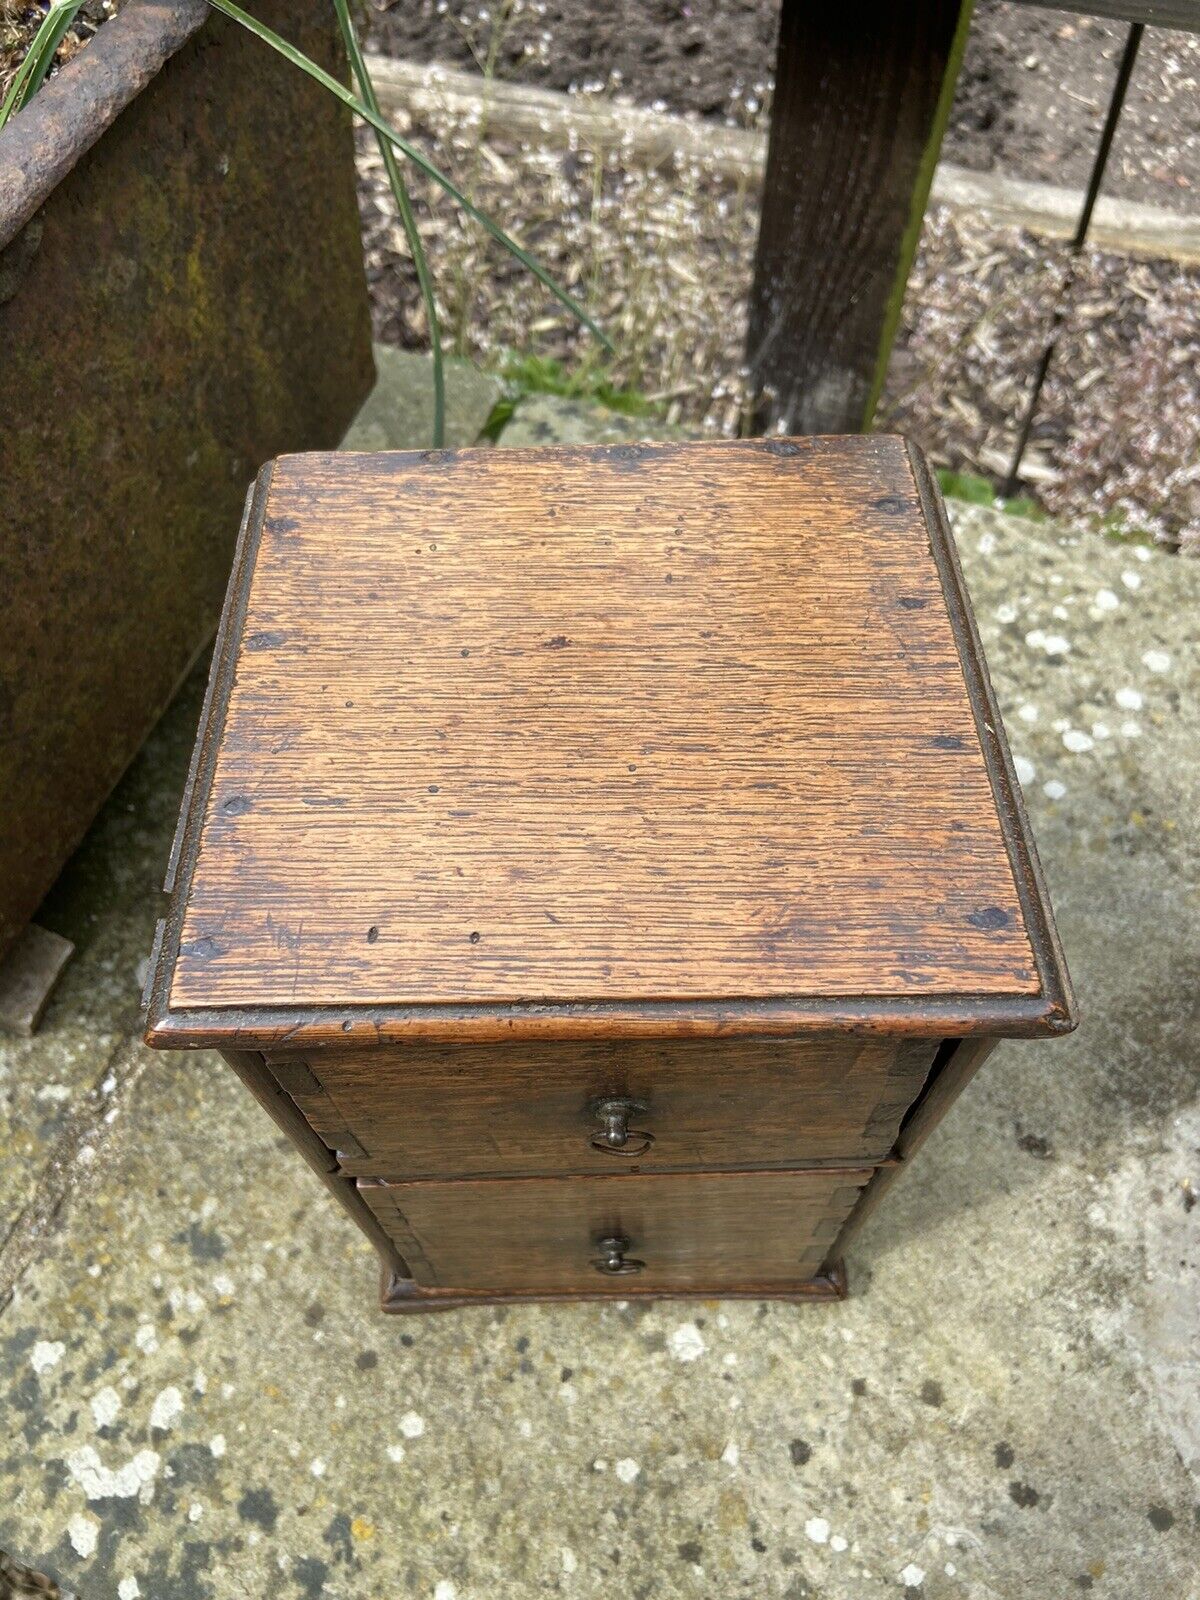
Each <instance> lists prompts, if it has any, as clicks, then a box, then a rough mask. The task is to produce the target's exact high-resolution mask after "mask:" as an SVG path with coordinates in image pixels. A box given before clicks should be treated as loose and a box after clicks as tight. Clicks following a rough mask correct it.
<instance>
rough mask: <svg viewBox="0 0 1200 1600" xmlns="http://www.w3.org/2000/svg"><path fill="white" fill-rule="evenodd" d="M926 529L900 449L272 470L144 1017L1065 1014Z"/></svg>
mask: <svg viewBox="0 0 1200 1600" xmlns="http://www.w3.org/2000/svg"><path fill="white" fill-rule="evenodd" d="M938 515H939V512H938V509H937V507H936V504H935V503H934V501H933V500H931V499H930V491H929V487H928V484H927V483H926V482H925V481H924V478H923V473H922V472H921V471H920V469H918V471H917V473H916V474H915V475H914V467H913V463H912V461H911V459H910V456H909V454H908V452H907V450H906V447H905V446H904V444H903V442H902V441H900V440H897V439H889V438H883V437H874V438H863V439H846V440H834V439H817V440H800V441H770V442H763V441H747V442H744V443H740V442H733V443H713V444H693V445H679V446H675V445H660V446H632V447H631V446H621V447H615V448H601V449H586V450H585V449H547V450H527V451H522V450H512V451H509V450H503V451H501V450H488V449H481V450H473V451H461V452H457V453H446V452H443V453H434V452H429V453H413V452H405V453H395V454H387V455H354V454H342V455H309V456H293V457H285V458H283V459H281V460H279V461H278V462H276V463H274V465H273V468H270V469H265V472H264V477H263V479H262V480H260V486H259V491H258V505H257V513H256V514H255V515H253V516H252V517H251V519H250V526H249V527H248V529H247V531H246V533H245V534H244V539H243V553H242V574H241V577H240V578H235V582H234V585H233V586H232V588H231V601H230V610H229V612H228V615H227V622H226V636H225V640H224V644H223V646H222V647H221V652H220V658H219V660H218V662H217V665H216V666H215V668H214V686H213V691H212V693H213V703H212V707H211V710H210V713H209V715H208V718H207V730H202V744H201V749H200V752H199V755H198V769H197V775H196V782H195V785H194V793H193V795H192V800H191V813H190V816H189V818H188V832H187V835H186V836H185V839H184V867H183V871H182V873H181V882H180V888H179V890H178V891H177V894H176V905H175V913H174V919H173V928H170V929H168V935H167V941H166V946H165V949H164V954H163V958H162V961H161V962H160V979H159V985H158V988H159V997H160V998H159V1002H158V1004H157V1007H156V1006H155V1004H154V1003H153V1002H152V1007H151V1009H152V1013H153V1012H154V1011H155V1009H157V1011H158V1012H159V1015H160V1017H161V1016H162V1015H163V1014H165V1013H167V1012H171V1013H195V1012H197V1011H207V1010H209V1009H211V1008H214V1007H217V1008H266V1009H268V1010H274V1011H276V1012H297V1011H300V1012H304V1011H307V1010H309V1009H310V1008H330V1007H332V1008H337V1007H351V1008H352V1007H372V1008H375V1015H376V1017H378V1015H379V1013H380V1008H382V1009H383V1010H384V1011H386V1012H394V1013H403V1012H404V1011H405V1009H406V1008H413V1007H416V1008H420V1007H431V1006H432V1007H439V1006H450V1007H460V1008H461V1007H467V1008H472V1007H476V1008H479V1007H482V1008H484V1009H485V1010H486V1009H490V1010H491V1011H492V1012H493V1013H495V1011H496V1008H500V1009H501V1010H503V1009H504V1008H506V1007H507V1008H512V1007H516V1008H532V1009H533V1010H536V1011H537V1012H538V1014H539V1015H542V1016H544V1015H545V1014H546V1011H547V1008H549V1010H550V1011H551V1012H552V1011H553V1010H554V1009H555V1008H560V1007H566V1008H575V1009H578V1008H579V1007H580V1006H581V1005H585V1004H591V1005H597V1006H599V1007H605V1006H609V1007H613V1006H615V1007H617V1008H618V1009H620V1008H622V1007H624V1008H626V1009H628V1008H629V1007H636V1006H638V1005H642V1004H646V1003H659V1002H664V1003H667V1004H668V1005H683V1006H691V1007H695V1006H697V1005H698V1004H701V1003H706V1002H711V1001H722V1002H729V1003H730V1004H732V1006H733V1010H734V1011H735V1012H736V1009H737V1005H738V1004H739V1003H740V1002H743V1001H744V1002H746V1003H752V1002H773V1001H777V1000H781V999H783V998H785V997H797V996H800V997H810V998H814V997H815V998H816V999H817V1000H819V1001H820V1000H824V999H827V998H831V997H861V996H877V997H882V998H884V999H887V998H889V997H894V998H909V999H911V998H914V997H915V998H918V999H920V998H928V997H968V998H971V997H975V998H977V999H981V1000H987V999H988V998H989V997H997V998H999V997H1010V998H1012V999H1013V1000H1017V1001H1025V1002H1027V1001H1029V1000H1031V999H1035V998H1036V997H1039V996H1043V995H1044V994H1045V986H1044V984H1043V976H1044V972H1045V968H1046V963H1047V961H1048V960H1050V959H1051V957H1048V956H1046V955H1045V953H1044V952H1041V953H1039V950H1038V949H1037V948H1035V947H1037V946H1038V945H1039V944H1040V942H1041V941H1042V940H1043V939H1044V937H1045V934H1044V930H1043V928H1042V927H1041V918H1042V910H1041V906H1040V898H1039V894H1038V889H1037V885H1036V882H1034V883H1032V885H1031V883H1030V882H1028V881H1026V880H1027V879H1028V877H1029V873H1030V871H1031V870H1032V873H1033V876H1034V878H1036V867H1033V868H1032V869H1030V868H1029V865H1028V862H1027V860H1026V859H1025V857H1024V856H1023V854H1022V852H1023V851H1024V849H1025V846H1024V841H1023V830H1022V824H1021V819H1020V817H1019V814H1018V813H1017V812H1016V811H1015V810H1014V803H1013V800H1012V796H1011V794H1010V793H1009V788H1008V786H1007V783H1006V779H1005V774H1004V771H1003V763H1004V761H1005V760H1006V759H1007V758H1006V756H1005V755H1004V752H1003V749H1002V745H999V744H998V736H997V734H995V733H994V732H992V731H991V729H990V728H989V727H988V726H987V725H988V723H989V720H994V713H992V716H991V718H990V719H989V716H988V713H987V712H986V710H984V709H982V698H981V697H986V695H987V693H988V691H987V687H986V683H985V682H984V681H983V680H982V679H981V678H980V677H979V676H978V674H977V669H976V668H975V666H974V664H973V661H972V660H970V659H969V660H968V668H967V676H966V678H964V664H963V660H962V658H961V657H960V647H965V648H966V650H967V654H968V657H970V656H971V654H972V650H971V643H972V641H971V635H970V624H969V620H967V619H965V618H964V617H963V616H962V614H961V612H962V598H961V595H960V594H959V593H958V592H957V591H955V592H954V593H951V594H950V595H949V606H948V596H947V593H946V592H945V591H944V588H943V583H944V581H946V575H947V567H946V563H947V562H949V563H951V565H952V563H953V556H952V554H951V553H949V552H948V551H947V550H946V549H944V548H940V547H939V544H938V541H939V540H940V541H942V544H943V545H944V544H945V543H946V540H945V534H944V531H942V530H941V529H940V528H936V527H935V529H934V533H933V538H934V548H931V530H930V527H929V525H928V523H929V521H930V519H932V521H933V522H934V523H935V524H936V523H937V519H938ZM939 549H940V554H939V555H938V558H937V559H935V552H937V551H938V550H939ZM939 569H941V570H939ZM950 582H951V587H952V588H953V587H954V584H955V582H956V572H955V571H951V572H950ZM952 614H953V615H952ZM973 674H975V676H974V677H973V676H972V675H973ZM969 684H971V685H973V687H972V692H971V693H969V692H968V686H969ZM973 700H974V701H975V704H974V706H973V703H972V702H973ZM977 715H978V717H979V721H978V723H977ZM997 726H998V723H997ZM981 729H983V730H984V731H983V743H982V744H981ZM985 747H988V752H989V753H988V754H987V756H986V758H985ZM989 769H990V770H989ZM998 802H999V806H1000V811H1001V812H1002V813H1003V814H1004V817H1005V824H1004V826H1003V827H1002V824H1001V817H1000V814H998ZM1011 852H1015V854H1012V853H1011ZM1014 861H1015V862H1016V865H1017V871H1016V874H1014ZM1018 879H1019V880H1021V881H1020V882H1018ZM1031 908H1032V911H1033V914H1034V922H1035V923H1037V924H1038V926H1037V927H1035V930H1034V931H1035V935H1036V937H1035V939H1034V940H1033V941H1031V936H1030V931H1029V926H1028V924H1029V921H1030V910H1031ZM1049 939H1050V941H1051V943H1052V939H1053V936H1052V934H1050V935H1049ZM1039 964H1040V965H1041V968H1042V975H1040V974H1039ZM868 1009H869V1008H868ZM1001 1009H1002V1008H1001ZM1047 1009H1048V1008H1047V1007H1046V1006H1042V1007H1041V1011H1039V1008H1038V1007H1037V1006H1033V1007H1032V1008H1031V1007H1029V1006H1028V1005H1026V1007H1025V1010H1026V1012H1027V1013H1028V1014H1029V1015H1030V1016H1032V1015H1034V1014H1035V1013H1037V1014H1039V1015H1040V1014H1041V1013H1042V1012H1045V1011H1046V1010H1047ZM726 1014H728V1007H727V1008H726ZM345 1026H346V1027H347V1028H349V1026H350V1024H349V1023H347V1024H345ZM185 1031H186V1030H185ZM193 1031H194V1030H193ZM209 1031H210V1033H211V1029H210V1030H209ZM242 1031H244V1019H243V1025H242ZM154 1032H155V1030H154V1028H153V1027H152V1029H151V1033H152V1035H153V1034H154Z"/></svg>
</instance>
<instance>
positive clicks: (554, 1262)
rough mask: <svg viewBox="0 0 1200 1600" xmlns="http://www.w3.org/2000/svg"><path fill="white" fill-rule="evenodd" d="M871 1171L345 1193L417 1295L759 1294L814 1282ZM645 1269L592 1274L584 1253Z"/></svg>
mask: <svg viewBox="0 0 1200 1600" xmlns="http://www.w3.org/2000/svg"><path fill="white" fill-rule="evenodd" d="M870 1176H871V1174H870V1172H869V1171H863V1172H860V1173H857V1174H847V1173H839V1174H828V1175H826V1174H822V1173H812V1172H771V1173H744V1172H734V1173H720V1174H712V1175H705V1176H703V1177H697V1176H671V1177H650V1176H647V1175H643V1176H638V1177H635V1176H627V1177H620V1178H512V1179H507V1180H500V1181H495V1182H481V1183H471V1182H461V1183H405V1184H380V1183H378V1182H376V1181H375V1180H373V1179H369V1178H364V1179H361V1180H360V1182H359V1192H360V1193H361V1195H362V1197H363V1199H364V1200H365V1201H366V1202H367V1205H368V1206H370V1208H371V1210H372V1211H373V1212H374V1214H375V1216H376V1217H377V1218H378V1220H379V1222H380V1225H381V1226H382V1228H383V1230H384V1232H385V1233H386V1234H387V1235H388V1236H389V1237H390V1238H391V1239H392V1241H393V1242H394V1244H395V1246H396V1248H397V1249H398V1251H399V1252H400V1254H401V1256H403V1258H404V1260H405V1261H406V1262H407V1264H408V1267H409V1270H410V1272H411V1274H412V1277H413V1279H414V1281H415V1282H416V1283H418V1284H420V1285H424V1286H426V1287H434V1288H443V1289H460V1288H465V1289H473V1290H476V1291H488V1290H491V1291H499V1292H504V1291H508V1292H516V1293H526V1294H529V1293H533V1294H536V1293H537V1292H538V1291H539V1290H541V1291H550V1292H553V1291H556V1290H557V1291H568V1292H569V1291H574V1292H577V1293H592V1294H594V1293H596V1292H598V1291H600V1290H603V1289H606V1288H607V1289H608V1290H610V1291H611V1292H612V1293H613V1294H615V1295H616V1297H617V1298H619V1299H620V1298H624V1295H625V1292H626V1291H627V1290H628V1289H631V1288H632V1289H637V1290H639V1291H642V1292H654V1291H661V1292H666V1293H670V1292H671V1291H672V1290H687V1291H690V1292H695V1291H696V1290H697V1289H700V1288H712V1289H713V1290H714V1291H719V1290H720V1289H721V1288H723V1287H725V1286H729V1287H733V1288H740V1289H742V1290H746V1289H748V1288H754V1289H758V1290H761V1291H762V1292H764V1293H767V1294H769V1293H770V1292H771V1290H772V1289H784V1290H786V1289H789V1288H795V1287H797V1286H798V1285H800V1284H802V1283H804V1282H806V1281H807V1280H809V1279H811V1278H813V1277H814V1276H816V1275H817V1273H818V1271H819V1269H820V1267H821V1265H822V1263H823V1261H824V1260H825V1257H826V1256H827V1255H828V1253H829V1249H830V1246H831V1245H832V1243H833V1241H834V1239H835V1238H836V1237H837V1233H838V1230H839V1229H840V1227H841V1225H842V1223H843V1222H844V1220H845V1218H846V1217H847V1216H848V1215H849V1214H850V1211H851V1210H852V1208H853V1207H854V1205H855V1203H856V1201H857V1200H858V1197H859V1194H860V1192H861V1190H862V1186H863V1185H864V1184H865V1183H866V1182H867V1181H868V1179H869V1178H870ZM606 1235H620V1236H622V1237H624V1238H626V1239H628V1241H629V1245H628V1250H627V1252H626V1253H627V1255H628V1256H630V1257H632V1258H634V1259H636V1260H639V1261H642V1262H644V1263H645V1265H644V1270H642V1271H640V1272H638V1273H636V1274H631V1275H629V1276H614V1277H607V1276H605V1275H603V1274H601V1273H599V1272H597V1271H596V1268H595V1267H594V1266H593V1264H592V1263H593V1261H594V1260H595V1259H596V1257H597V1254H598V1251H597V1243H598V1241H599V1240H600V1239H602V1238H604V1237H605V1236H606Z"/></svg>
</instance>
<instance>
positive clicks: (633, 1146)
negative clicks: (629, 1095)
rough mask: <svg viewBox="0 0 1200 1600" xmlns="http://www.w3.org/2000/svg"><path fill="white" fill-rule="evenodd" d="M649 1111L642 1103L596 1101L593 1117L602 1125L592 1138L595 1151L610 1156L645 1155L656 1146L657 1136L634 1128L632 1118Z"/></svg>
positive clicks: (614, 1100) (637, 1101)
mask: <svg viewBox="0 0 1200 1600" xmlns="http://www.w3.org/2000/svg"><path fill="white" fill-rule="evenodd" d="M648 1109H649V1108H648V1107H647V1106H646V1105H645V1103H644V1102H643V1101H641V1100H627V1099H612V1100H595V1101H593V1102H592V1108H591V1110H592V1115H593V1116H594V1117H595V1118H596V1120H597V1121H598V1122H599V1123H601V1124H602V1126H601V1129H600V1132H599V1133H594V1134H593V1135H592V1140H591V1143H592V1149H593V1150H602V1151H603V1152H604V1153H605V1154H606V1155H610V1156H640V1155H644V1154H645V1152H646V1151H647V1150H649V1148H650V1146H651V1145H652V1144H653V1143H654V1135H653V1134H652V1133H647V1132H646V1131H645V1130H644V1129H642V1128H631V1127H630V1126H629V1119H630V1117H633V1116H640V1115H641V1114H642V1113H643V1112H644V1111H646V1110H648Z"/></svg>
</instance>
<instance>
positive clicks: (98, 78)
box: [0, 0, 209, 249]
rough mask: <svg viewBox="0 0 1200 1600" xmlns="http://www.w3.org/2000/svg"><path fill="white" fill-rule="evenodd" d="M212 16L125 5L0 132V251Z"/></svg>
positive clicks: (203, 7) (195, 4)
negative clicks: (165, 64)
mask: <svg viewBox="0 0 1200 1600" xmlns="http://www.w3.org/2000/svg"><path fill="white" fill-rule="evenodd" d="M208 16H209V7H208V5H207V4H206V0H130V4H129V5H127V6H126V7H125V9H124V10H123V11H119V12H118V13H117V15H116V16H115V17H113V18H112V19H111V20H110V21H108V22H106V23H105V24H104V26H103V27H102V28H101V29H100V30H99V32H98V33H97V34H96V36H95V38H94V39H92V40H91V41H90V43H89V44H88V46H87V48H86V49H85V50H81V51H80V52H79V54H78V55H77V56H75V57H74V59H73V60H71V61H70V62H68V63H67V65H66V66H65V67H63V68H62V70H61V71H60V72H58V73H57V74H56V75H55V76H54V77H53V78H51V79H50V80H49V82H48V83H46V84H44V85H43V86H42V88H41V89H40V90H39V91H38V93H37V94H36V95H35V96H34V98H33V99H32V100H31V101H30V102H29V104H28V105H27V106H26V107H25V109H24V110H23V111H22V112H20V114H19V115H18V116H16V117H14V118H13V120H12V121H11V122H10V123H9V125H8V126H7V127H6V128H5V129H4V131H3V132H2V133H0V249H3V248H4V246H5V245H7V244H9V243H11V241H12V240H13V239H14V238H15V237H16V235H17V234H18V233H19V232H20V231H21V229H22V228H23V227H24V226H25V224H26V223H27V222H28V221H29V220H30V218H31V217H32V216H34V214H35V213H36V212H37V211H38V209H39V208H40V207H41V206H43V205H45V203H46V201H47V200H48V199H49V198H50V196H51V195H52V194H53V192H54V190H55V189H56V188H57V187H58V185H59V184H60V183H61V182H62V180H63V179H64V178H65V177H66V175H67V174H68V173H69V172H70V171H71V169H72V168H73V167H74V166H75V164H76V163H77V162H78V161H79V160H80V158H81V157H82V156H84V155H86V153H87V152H88V151H89V150H90V149H91V148H92V146H93V145H94V144H95V143H96V141H97V140H98V139H99V138H100V136H101V135H102V134H103V133H104V132H105V130H106V129H107V128H108V127H110V126H111V124H112V123H113V122H115V121H116V119H117V117H119V116H120V114H121V112H122V111H124V109H125V107H126V106H127V105H128V104H129V103H130V101H131V100H134V99H136V97H137V96H138V95H139V94H140V93H141V92H142V90H143V89H144V88H145V87H146V85H147V84H148V83H149V82H150V81H151V80H152V79H153V78H155V77H156V76H157V75H158V73H159V72H160V71H161V70H162V67H163V64H164V63H165V62H166V61H168V60H169V59H170V57H171V56H173V55H174V54H175V52H176V51H177V50H178V49H180V47H181V46H182V45H185V44H186V43H187V42H188V40H189V39H190V38H191V37H192V36H193V34H195V33H197V32H198V31H199V30H200V29H201V28H202V27H203V26H204V24H205V22H206V21H207V19H208Z"/></svg>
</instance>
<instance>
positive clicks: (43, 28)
mask: <svg viewBox="0 0 1200 1600" xmlns="http://www.w3.org/2000/svg"><path fill="white" fill-rule="evenodd" d="M82 6H83V0H51V4H50V9H49V10H48V11H47V12H46V15H45V16H44V17H43V18H42V20H41V23H40V24H39V25H38V31H37V32H36V33H35V34H34V36H33V43H32V44H31V45H30V46H29V49H28V50H27V51H26V52H25V59H24V61H22V62H21V65H20V66H19V67H18V68H17V71H16V75H15V77H14V78H13V80H12V82H11V83H10V84H9V86H8V93H7V94H6V95H5V96H4V103H3V105H0V128H2V127H3V126H4V124H5V123H6V122H7V121H8V120H9V118H10V117H15V116H16V114H17V112H18V111H20V109H21V107H22V106H24V105H27V104H28V103H29V101H30V100H31V99H32V98H33V96H34V95H35V94H36V93H37V92H38V90H39V89H40V88H41V87H42V84H43V83H44V82H45V81H46V74H47V73H48V72H49V71H50V68H51V67H52V66H53V65H54V58H55V56H56V55H57V54H58V47H59V45H60V44H61V43H62V42H63V39H64V38H65V37H66V33H67V29H68V28H69V27H70V26H71V24H72V23H73V22H74V21H75V18H76V17H77V16H78V15H79V12H80V10H81V8H82Z"/></svg>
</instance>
